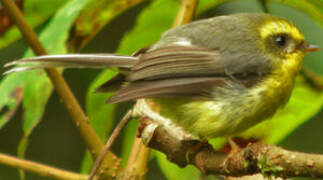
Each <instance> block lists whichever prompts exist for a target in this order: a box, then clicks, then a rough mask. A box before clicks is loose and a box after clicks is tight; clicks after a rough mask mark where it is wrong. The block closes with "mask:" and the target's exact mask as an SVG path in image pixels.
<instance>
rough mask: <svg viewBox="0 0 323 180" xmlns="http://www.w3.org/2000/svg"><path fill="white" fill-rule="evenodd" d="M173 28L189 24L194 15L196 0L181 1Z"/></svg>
mask: <svg viewBox="0 0 323 180" xmlns="http://www.w3.org/2000/svg"><path fill="white" fill-rule="evenodd" d="M181 2H182V3H181V7H180V9H179V11H178V13H177V16H176V19H175V21H174V24H173V27H176V26H179V25H182V24H186V23H188V22H191V21H192V19H193V16H194V14H195V10H196V7H197V4H198V0H182V1H181Z"/></svg>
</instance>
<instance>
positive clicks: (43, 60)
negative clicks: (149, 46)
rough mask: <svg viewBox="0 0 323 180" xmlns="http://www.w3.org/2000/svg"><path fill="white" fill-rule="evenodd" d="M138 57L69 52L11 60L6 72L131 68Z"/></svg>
mask: <svg viewBox="0 0 323 180" xmlns="http://www.w3.org/2000/svg"><path fill="white" fill-rule="evenodd" d="M137 60H138V58H137V57H132V56H120V55H114V54H100V55H95V54H67V55H48V56H38V57H32V58H26V59H20V60H17V61H13V62H10V63H8V64H6V65H5V67H11V66H14V65H18V66H16V67H13V68H12V69H9V70H8V71H6V72H5V74H8V73H11V72H20V71H27V70H32V69H39V68H53V67H63V68H109V67H120V68H131V67H132V66H133V65H134V64H135V63H136V62H137Z"/></svg>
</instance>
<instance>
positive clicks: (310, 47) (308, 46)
mask: <svg viewBox="0 0 323 180" xmlns="http://www.w3.org/2000/svg"><path fill="white" fill-rule="evenodd" d="M319 50H320V47H318V46H316V45H312V44H305V45H304V51H305V52H315V51H319Z"/></svg>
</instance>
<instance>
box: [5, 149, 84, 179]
mask: <svg viewBox="0 0 323 180" xmlns="http://www.w3.org/2000/svg"><path fill="white" fill-rule="evenodd" d="M0 163H1V164H5V165H7V166H11V167H13V168H19V169H23V170H26V171H29V172H33V173H37V174H38V175H40V176H43V177H48V178H53V179H60V180H62V179H63V180H86V179H87V178H88V175H83V174H77V173H72V172H69V171H64V170H61V169H58V168H53V167H50V166H47V165H42V164H39V163H35V162H31V161H27V160H22V159H18V158H15V157H12V156H9V155H5V154H2V153H0Z"/></svg>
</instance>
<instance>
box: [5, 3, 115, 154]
mask: <svg viewBox="0 0 323 180" xmlns="http://www.w3.org/2000/svg"><path fill="white" fill-rule="evenodd" d="M1 2H2V4H3V7H4V8H5V10H6V11H7V12H8V15H9V17H10V18H11V19H12V20H13V21H14V22H15V23H16V25H17V26H18V28H19V30H20V31H21V33H22V34H23V35H24V37H25V38H26V40H27V41H28V43H29V45H30V47H31V48H32V50H33V51H34V53H35V54H37V55H46V54H47V51H46V50H45V48H44V47H43V46H42V44H41V43H40V41H39V39H38V37H37V35H36V33H35V32H34V31H33V29H32V28H31V27H30V26H29V25H28V23H27V22H26V21H25V19H24V17H23V14H22V13H21V11H20V10H19V9H18V8H17V6H16V5H15V4H14V2H13V1H12V0H1ZM46 73H47V75H48V76H49V78H50V79H51V81H52V83H53V85H54V87H55V89H56V91H57V93H58V94H59V95H60V97H61V99H62V101H63V103H64V105H65V107H66V109H67V111H68V112H69V114H70V115H71V117H72V119H73V121H74V123H75V124H76V126H77V128H78V130H79V132H80V134H81V137H82V138H83V140H84V142H85V144H86V146H87V148H88V149H89V151H90V152H91V154H92V156H93V157H94V158H95V157H97V156H98V155H99V153H100V152H101V150H102V149H103V143H102V141H101V140H100V138H99V136H98V135H97V134H96V133H95V131H94V130H93V128H92V127H91V125H90V124H89V122H88V119H87V117H86V115H85V113H84V112H83V111H82V109H81V107H80V105H79V103H78V102H77V100H76V98H75V96H74V94H73V93H72V91H71V89H70V88H69V86H68V85H67V83H66V81H65V80H64V78H63V77H62V76H61V74H60V73H58V71H57V70H56V69H54V68H50V69H46ZM110 155H111V156H113V157H115V156H114V155H113V154H110Z"/></svg>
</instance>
